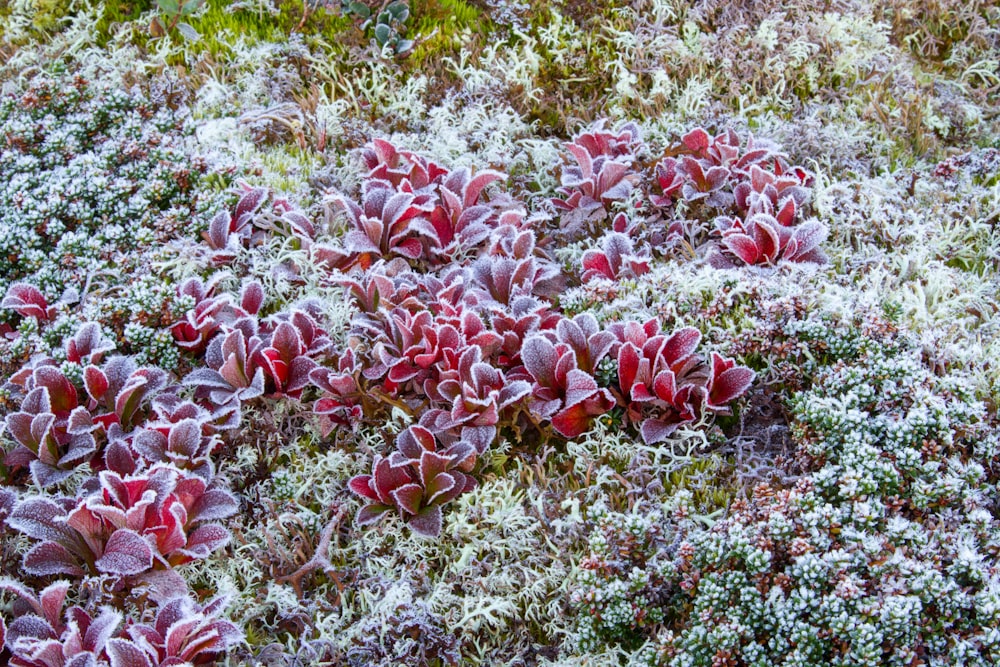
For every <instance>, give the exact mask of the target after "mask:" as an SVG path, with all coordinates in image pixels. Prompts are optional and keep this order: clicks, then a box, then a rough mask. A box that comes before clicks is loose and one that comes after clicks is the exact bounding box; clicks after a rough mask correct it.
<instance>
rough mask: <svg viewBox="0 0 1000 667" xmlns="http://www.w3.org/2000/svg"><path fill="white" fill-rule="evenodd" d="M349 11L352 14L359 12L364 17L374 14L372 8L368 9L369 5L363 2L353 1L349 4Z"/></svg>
mask: <svg viewBox="0 0 1000 667" xmlns="http://www.w3.org/2000/svg"><path fill="white" fill-rule="evenodd" d="M347 11H348V12H349V13H351V14H357V15H358V16H360V17H361V18H363V19H366V18H368V17H369V16H371V15H372V10H370V9H368V5H366V4H364V3H363V2H352V3H351V4H349V5H348V6H347Z"/></svg>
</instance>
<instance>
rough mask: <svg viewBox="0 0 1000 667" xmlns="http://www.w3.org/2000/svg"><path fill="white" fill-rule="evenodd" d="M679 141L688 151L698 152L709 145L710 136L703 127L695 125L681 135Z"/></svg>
mask: <svg viewBox="0 0 1000 667" xmlns="http://www.w3.org/2000/svg"><path fill="white" fill-rule="evenodd" d="M681 141H682V142H683V143H684V146H685V147H686V148H687V149H688V150H689V151H694V152H696V153H700V152H702V151H704V150H705V149H706V148H708V147H709V146H710V145H711V142H712V138H711V137H710V136H709V134H708V132H706V131H705V130H704V129H702V128H700V127H696V128H695V129H693V130H691V131H690V132H688V133H687V134H685V135H684V136H683V137H681Z"/></svg>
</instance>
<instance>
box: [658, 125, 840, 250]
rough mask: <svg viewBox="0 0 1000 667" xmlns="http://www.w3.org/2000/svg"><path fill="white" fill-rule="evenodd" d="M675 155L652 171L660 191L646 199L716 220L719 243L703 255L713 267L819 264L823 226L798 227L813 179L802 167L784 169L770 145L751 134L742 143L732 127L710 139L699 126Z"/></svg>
mask: <svg viewBox="0 0 1000 667" xmlns="http://www.w3.org/2000/svg"><path fill="white" fill-rule="evenodd" d="M674 153H675V154H677V155H678V157H673V156H668V157H666V158H664V159H663V160H662V161H661V162H660V163H659V164H658V165H657V166H656V178H657V181H658V182H659V186H660V189H661V193H662V194H660V195H655V194H653V195H650V201H651V202H652V203H653V204H654V205H655V206H657V207H660V208H669V207H672V206H673V204H674V202H676V201H677V200H680V199H683V200H684V201H686V202H687V203H688V204H689V205H691V206H696V207H697V206H704V207H707V208H708V209H711V210H712V211H714V212H715V214H716V215H718V216H719V217H717V218H716V219H715V227H716V230H717V233H718V234H719V235H721V237H722V242H721V245H719V246H712V247H711V248H710V251H709V261H710V262H711V263H712V264H713V265H714V266H717V267H720V268H726V267H731V266H733V265H734V263H735V262H740V263H744V264H773V263H775V262H778V261H781V260H784V261H791V262H817V263H821V262H823V261H825V256H824V255H823V253H822V252H821V251H820V250H819V248H818V246H819V244H820V243H821V242H822V241H823V239H824V238H825V237H826V233H827V229H826V226H825V225H823V224H822V223H820V222H818V221H816V220H811V221H808V222H804V223H802V222H801V213H802V208H803V206H804V205H805V203H806V201H807V200H808V198H809V186H810V185H812V182H813V180H814V179H813V177H812V175H811V174H809V173H808V172H807V171H806V170H804V169H802V168H801V167H793V166H789V164H788V162H787V159H786V156H785V155H783V154H782V153H780V152H779V151H778V150H777V148H776V147H775V146H774V145H773V144H771V143H769V142H761V141H757V140H755V139H754V138H753V136H749V137H748V138H747V140H746V144H745V145H743V143H742V142H741V139H740V137H739V135H738V134H736V132H734V131H732V130H729V131H727V132H723V133H722V134H719V135H718V136H716V137H712V136H710V135H709V134H708V133H707V132H706V131H705V130H703V129H701V128H697V129H695V130H692V131H691V132H689V133H688V134H686V135H684V137H683V138H682V139H681V144H680V146H679V147H677V148H675V149H674Z"/></svg>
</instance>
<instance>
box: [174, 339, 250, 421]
mask: <svg viewBox="0 0 1000 667" xmlns="http://www.w3.org/2000/svg"><path fill="white" fill-rule="evenodd" d="M237 324H238V325H239V324H245V326H243V328H234V329H229V330H227V331H223V332H222V333H220V334H218V335H217V336H216V337H215V338H213V339H212V342H211V343H209V345H208V348H207V349H206V350H205V364H206V366H207V368H198V369H195V370H194V371H192V372H190V373H188V374H187V376H185V378H184V384H185V385H188V386H193V387H195V388H196V396H202V397H206V398H208V399H209V400H210V401H211V402H212V403H213V404H215V405H218V406H222V405H227V404H235V405H237V406H238V405H239V404H240V403H243V402H245V401H249V400H251V399H254V398H257V397H258V396H260V395H262V394H263V393H264V369H263V368H261V367H260V366H258V365H257V363H256V359H255V353H256V352H257V350H258V349H259V348H260V346H261V341H260V339H259V338H258V337H257V336H256V329H257V326H256V321H247V320H244V321H242V322H240V323H237ZM244 329H245V330H247V331H250V332H251V335H250V336H247V333H246V332H245V331H244Z"/></svg>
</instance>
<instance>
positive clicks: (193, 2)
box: [181, 0, 205, 16]
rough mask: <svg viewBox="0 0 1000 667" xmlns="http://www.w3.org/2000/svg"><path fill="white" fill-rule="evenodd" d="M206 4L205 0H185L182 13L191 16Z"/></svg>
mask: <svg viewBox="0 0 1000 667" xmlns="http://www.w3.org/2000/svg"><path fill="white" fill-rule="evenodd" d="M204 4H205V0H185V2H184V4H183V5H181V15H182V16H190V15H191V14H194V13H195V12H196V11H198V10H199V9H201V6H202V5H204Z"/></svg>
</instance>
